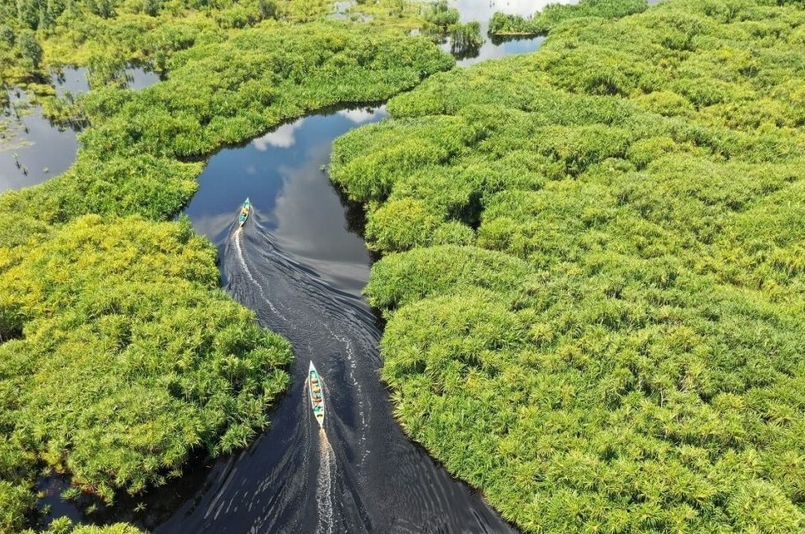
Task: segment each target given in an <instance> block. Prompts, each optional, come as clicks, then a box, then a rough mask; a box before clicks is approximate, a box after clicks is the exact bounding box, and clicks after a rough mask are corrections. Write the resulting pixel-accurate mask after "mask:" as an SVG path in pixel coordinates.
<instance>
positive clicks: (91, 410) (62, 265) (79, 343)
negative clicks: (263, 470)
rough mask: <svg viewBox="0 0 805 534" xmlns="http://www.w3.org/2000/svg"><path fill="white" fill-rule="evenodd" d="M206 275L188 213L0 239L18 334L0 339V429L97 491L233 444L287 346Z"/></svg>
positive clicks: (256, 411)
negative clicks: (44, 236)
mask: <svg viewBox="0 0 805 534" xmlns="http://www.w3.org/2000/svg"><path fill="white" fill-rule="evenodd" d="M217 284H218V271H217V269H216V266H215V250H214V248H213V247H212V246H211V245H209V244H208V243H207V242H206V241H205V240H204V239H202V238H199V237H195V236H193V234H192V229H191V228H190V226H189V223H182V224H173V223H163V224H160V225H155V224H152V223H148V222H146V221H144V220H143V219H140V218H127V219H115V220H113V221H108V222H106V221H104V220H103V219H102V218H100V217H99V216H96V215H93V216H87V217H84V218H80V219H77V220H76V221H74V222H72V223H70V224H68V225H66V226H64V227H62V228H60V229H59V230H57V231H55V232H54V234H53V235H52V236H51V238H50V239H48V240H47V241H45V242H43V243H42V244H41V245H39V246H37V247H16V248H13V249H9V248H0V285H2V287H4V288H6V289H4V291H3V293H2V295H1V296H0V309H2V310H3V312H4V313H3V317H4V322H6V323H8V322H16V323H17V325H15V326H17V327H18V329H19V330H21V331H22V333H23V336H22V337H21V338H20V339H17V340H11V341H7V342H5V343H3V344H0V377H2V380H1V381H2V383H3V387H1V388H0V391H3V392H5V394H4V395H3V396H2V400H1V401H0V402H1V403H2V406H3V407H4V411H5V413H4V418H5V419H6V421H7V424H8V425H9V426H10V427H11V428H10V429H7V430H8V431H9V435H10V438H9V439H11V440H13V441H17V442H19V443H21V444H23V445H25V447H26V450H29V451H34V452H35V453H36V454H37V455H38V456H39V457H41V458H43V459H44V460H45V461H46V462H48V463H49V464H51V465H52V466H53V467H54V468H56V469H57V470H60V471H61V470H68V471H69V472H70V473H72V474H73V482H74V483H75V484H78V485H81V486H84V487H85V488H87V489H91V490H92V491H94V492H97V493H99V494H100V495H102V496H103V497H105V498H106V499H107V500H112V498H113V493H112V492H113V490H114V489H115V488H120V487H122V488H125V489H127V490H128V491H131V492H139V491H142V490H143V489H144V488H145V486H146V485H147V484H159V483H161V482H163V481H164V475H165V474H166V472H168V471H170V470H179V469H180V467H181V464H182V463H183V462H184V460H185V459H186V458H187V455H188V454H189V453H190V451H191V450H192V449H194V448H196V447H204V448H206V449H207V450H209V451H210V452H211V453H213V454H218V453H220V452H227V451H230V450H232V449H233V448H235V447H241V446H244V445H245V444H246V443H248V440H249V439H250V438H251V437H252V436H253V435H254V432H255V429H259V428H261V427H263V426H264V425H265V424H266V422H267V420H266V417H265V412H264V408H265V406H266V404H267V403H269V402H271V400H273V399H274V398H275V396H276V395H277V394H278V393H280V392H282V391H283V390H284V388H285V386H286V384H287V381H288V375H287V374H286V373H285V372H284V371H283V370H282V368H283V367H284V366H285V365H286V364H287V363H288V362H289V360H290V356H291V352H290V348H289V346H288V344H287V342H285V341H283V340H282V339H281V338H279V337H278V336H275V335H273V334H271V333H269V332H266V331H264V330H261V329H259V328H258V327H257V325H256V320H255V317H254V314H253V313H251V312H249V311H247V310H245V309H244V308H242V307H240V306H239V305H237V304H235V303H234V302H233V301H231V300H229V299H228V298H227V297H226V296H225V295H224V294H223V293H221V292H220V291H218V290H217V289H216V287H217ZM6 327H7V328H8V325H6Z"/></svg>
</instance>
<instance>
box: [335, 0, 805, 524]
mask: <svg viewBox="0 0 805 534" xmlns="http://www.w3.org/2000/svg"><path fill="white" fill-rule="evenodd" d="M780 4H781V3H780ZM804 58H805V11H803V10H802V8H801V6H800V5H798V4H797V3H795V2H791V3H789V5H778V2H776V1H771V0H769V1H766V0H755V1H751V0H741V1H737V0H736V1H733V0H675V1H672V2H666V3H661V4H659V5H657V6H654V7H651V8H649V9H648V10H646V11H645V12H643V13H640V14H636V15H633V16H628V17H624V18H621V19H619V20H606V19H604V18H601V17H586V18H578V19H573V20H568V21H565V22H564V23H562V24H560V25H558V26H556V27H555V28H554V29H553V30H552V31H551V34H550V35H549V37H548V39H547V41H546V43H545V44H544V45H543V47H542V48H541V49H540V50H539V51H538V52H537V53H535V54H530V55H524V56H513V57H510V58H507V59H503V60H500V61H492V62H485V63H482V64H479V65H476V66H474V67H471V68H469V69H462V70H453V71H451V72H449V73H445V74H438V75H435V76H433V77H431V78H430V79H428V80H426V81H425V82H424V83H423V84H422V85H420V86H419V87H418V88H417V89H415V90H414V91H412V92H409V93H406V94H403V95H400V96H398V97H396V98H395V99H393V100H392V101H391V102H390V104H389V106H388V110H389V112H390V113H391V115H392V117H393V119H392V120H389V121H386V122H384V123H380V124H376V125H370V126H365V127H363V128H360V129H358V130H355V131H353V132H351V133H349V134H347V135H346V136H345V137H343V138H341V139H339V140H338V141H337V142H336V145H335V150H334V154H333V160H332V165H331V169H330V171H331V176H332V178H333V180H334V181H335V182H336V183H337V184H339V185H340V186H341V187H343V188H344V190H345V192H346V194H347V195H348V197H349V198H350V199H352V200H355V201H359V202H362V203H363V204H364V205H365V206H366V213H367V226H366V234H367V238H368V240H369V241H370V244H371V246H372V247H373V248H375V249H376V250H378V251H380V252H382V253H384V254H386V256H385V257H384V258H383V259H382V260H381V261H379V262H378V263H376V264H375V266H374V267H373V274H372V279H371V282H370V285H369V287H368V290H367V293H368V295H369V298H370V300H371V302H372V304H373V305H374V306H376V307H378V308H380V309H381V310H382V311H383V313H384V315H385V316H386V318H387V319H388V323H387V328H386V332H385V334H384V338H383V341H382V347H381V348H382V353H383V356H384V359H385V366H384V369H383V378H384V380H385V381H386V382H387V383H388V384H389V386H390V387H391V388H392V390H393V396H394V402H395V404H396V413H397V416H398V418H399V420H400V421H401V423H402V424H403V425H404V427H405V429H406V431H407V432H408V433H409V434H410V435H411V436H412V437H413V438H414V439H416V440H418V441H420V442H422V443H423V444H424V445H425V446H426V447H427V448H428V449H429V450H430V451H431V452H432V453H433V455H434V456H435V457H436V458H437V459H439V460H440V461H442V462H444V464H445V465H446V467H447V468H448V469H449V470H450V471H451V472H453V473H455V474H456V475H458V476H460V477H461V478H463V479H465V480H467V481H468V482H469V483H471V484H472V485H473V486H475V487H478V488H480V489H481V490H482V491H483V493H484V494H485V495H486V497H487V498H488V500H489V501H490V502H491V503H492V504H493V505H494V506H495V507H496V508H498V509H499V510H500V511H501V512H502V513H503V514H504V516H505V517H506V518H508V519H510V520H512V521H514V522H515V523H516V524H517V525H518V526H520V527H521V528H522V529H523V530H524V531H526V532H540V533H557V534H558V533H567V532H613V533H614V532H621V533H626V532H628V533H656V532H675V533H676V532H679V533H691V534H700V533H711V532H721V533H733V532H734V533H737V532H753V533H765V534H772V533H774V534H780V533H783V534H785V533H790V534H794V533H799V532H803V531H805V441H803V436H805V261H804V260H803V258H805V248H803V242H805V224H803V221H805V148H804V147H805V136H803V133H802V126H803V124H805V93H803V91H802V87H805V59H804Z"/></svg>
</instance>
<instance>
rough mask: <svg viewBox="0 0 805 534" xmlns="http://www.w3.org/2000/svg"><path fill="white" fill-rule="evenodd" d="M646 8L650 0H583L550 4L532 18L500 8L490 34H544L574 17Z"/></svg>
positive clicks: (607, 15)
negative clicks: (506, 11)
mask: <svg viewBox="0 0 805 534" xmlns="http://www.w3.org/2000/svg"><path fill="white" fill-rule="evenodd" d="M646 8H648V3H647V2H646V0H581V1H580V2H579V3H577V4H548V5H547V6H545V8H544V9H543V10H542V11H539V12H537V13H534V14H533V16H531V17H529V18H524V17H522V16H520V15H509V14H506V13H501V12H497V13H495V15H494V16H493V17H492V20H491V21H490V22H489V34H490V35H544V34H547V33H548V32H549V31H551V30H552V29H553V28H555V27H556V26H558V25H559V24H561V23H563V22H565V21H568V20H571V19H578V18H584V17H600V18H605V19H614V18H620V17H625V16H627V15H633V14H635V13H640V12H642V11H645V10H646Z"/></svg>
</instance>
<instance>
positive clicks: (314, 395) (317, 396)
mask: <svg viewBox="0 0 805 534" xmlns="http://www.w3.org/2000/svg"><path fill="white" fill-rule="evenodd" d="M307 380H308V384H307V385H308V388H307V390H308V393H309V394H310V405H311V407H312V408H313V415H314V416H315V417H316V421H318V422H319V426H320V427H322V428H324V389H323V384H322V382H321V377H320V376H319V372H318V371H316V367H315V366H314V365H313V362H310V369H309V370H308V379H307Z"/></svg>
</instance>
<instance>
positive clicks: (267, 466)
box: [156, 108, 509, 533]
mask: <svg viewBox="0 0 805 534" xmlns="http://www.w3.org/2000/svg"><path fill="white" fill-rule="evenodd" d="M384 116H385V113H384V111H383V109H382V108H380V109H371V108H369V109H356V110H349V111H339V112H333V113H331V114H324V115H316V116H311V117H307V118H304V119H300V120H298V121H296V122H294V123H292V124H288V125H285V126H283V127H281V128H279V129H278V130H276V131H275V132H272V133H270V134H268V135H266V136H264V137H262V138H260V139H257V140H255V141H253V142H252V143H250V144H249V145H247V146H245V147H242V148H238V149H230V150H226V151H224V152H222V153H220V154H218V155H217V156H215V157H213V158H212V160H211V161H210V164H209V165H208V167H207V169H206V170H205V172H204V174H203V175H202V176H201V178H200V180H201V187H200V189H199V192H198V193H197V194H196V196H195V197H194V198H193V201H192V202H191V204H190V206H189V207H188V208H187V211H186V213H187V215H188V216H190V218H191V220H192V221H193V224H194V225H195V227H196V229H197V230H198V231H199V232H202V233H204V234H206V235H207V236H208V237H210V238H211V239H212V240H213V241H214V242H215V243H216V244H217V245H218V247H219V250H220V252H221V272H222V277H223V283H224V286H225V288H226V289H227V291H228V292H230V294H232V295H233V297H234V298H235V299H236V300H238V301H239V302H241V303H242V304H244V305H246V306H248V307H249V308H251V309H253V310H256V311H257V314H258V317H259V321H260V324H261V325H263V326H265V327H267V328H270V329H271V330H273V331H275V332H278V333H280V334H281V335H283V336H285V337H286V338H287V339H289V340H290V341H291V343H292V344H293V346H294V353H295V361H294V364H293V367H292V376H293V386H292V389H291V392H290V394H289V395H288V396H287V397H286V398H284V399H283V400H282V402H281V403H280V405H279V407H278V409H277V410H276V411H275V412H273V413H272V416H271V425H272V426H271V429H270V430H269V431H268V432H266V433H265V434H264V435H263V436H262V437H261V438H260V439H259V440H258V441H257V442H256V443H255V444H254V445H253V446H252V447H250V448H249V450H247V451H245V452H244V453H243V454H242V455H240V456H239V457H238V458H237V459H235V460H232V459H226V460H222V461H221V462H219V463H218V464H217V465H216V466H215V467H214V468H213V469H212V471H211V472H210V474H209V477H208V481H211V483H209V484H208V485H205V487H203V489H201V490H200V491H198V492H197V493H196V494H195V495H193V496H192V498H190V499H188V501H187V502H186V504H185V505H184V506H182V507H181V509H180V510H178V511H177V512H176V513H175V514H174V515H173V516H172V517H171V518H170V519H169V520H167V521H166V522H165V523H163V524H161V525H159V526H158V528H156V532H177V533H178V532H238V533H240V532H289V533H290V532H310V533H313V532H322V533H325V532H327V533H331V532H335V533H343V532H350V533H359V532H381V533H391V532H411V533H414V532H416V533H422V532H506V531H508V530H509V528H508V526H507V525H506V524H505V523H504V522H503V521H501V520H500V519H499V518H498V517H497V515H496V514H495V513H494V512H493V511H492V510H491V509H490V508H489V507H488V506H487V505H486V504H485V503H484V501H483V499H482V498H481V497H480V496H479V495H478V494H476V493H474V492H473V491H471V490H470V489H469V488H468V487H467V486H465V485H464V484H462V483H460V482H457V481H454V480H452V479H451V478H450V476H449V475H448V474H447V473H446V471H445V470H444V469H442V468H441V467H440V466H439V465H437V464H436V463H435V462H434V461H433V460H432V459H430V458H429V457H428V455H427V454H426V453H425V452H424V451H423V450H422V449H421V448H419V447H418V446H416V445H415V444H413V443H412V442H411V441H409V440H408V439H407V438H406V436H405V435H404V434H403V432H402V430H401V429H400V428H399V426H398V425H397V423H396V422H395V420H394V418H393V417H392V407H391V404H390V402H389V396H388V392H387V391H386V390H385V388H384V387H383V385H382V383H381V382H380V380H379V378H378V370H379V368H380V367H381V361H380V358H379V354H378V341H379V339H380V335H381V331H380V329H379V328H378V326H377V324H376V320H375V317H374V316H373V315H372V313H371V311H370V310H369V309H368V308H367V306H366V304H365V302H364V301H363V299H362V298H361V295H360V291H361V288H362V287H364V286H365V284H366V282H367V279H368V269H369V254H368V252H367V250H366V247H365V245H364V243H363V241H362V240H361V238H360V237H359V235H357V234H356V233H354V232H353V230H354V228H352V227H351V226H350V211H349V209H348V208H345V207H344V206H343V205H342V204H341V202H340V200H339V197H338V195H337V193H336V191H335V190H334V189H333V188H332V186H331V185H330V182H329V180H328V177H327V176H326V174H325V173H323V172H322V171H321V170H320V166H322V165H324V164H326V163H327V162H328V161H329V154H330V150H331V145H332V141H333V140H334V139H335V138H336V137H338V136H340V135H342V134H343V133H345V132H346V131H348V130H349V129H351V128H353V127H355V126H356V125H358V124H361V123H366V122H370V121H376V120H380V119H381V118H382V117H384ZM247 196H248V197H250V199H251V201H252V203H253V205H254V206H255V214H254V217H253V218H251V219H250V220H249V221H248V222H247V223H246V225H245V226H244V227H243V228H242V229H238V228H237V225H236V223H235V219H234V216H233V215H234V214H236V213H237V209H238V207H239V205H240V203H241V202H242V201H243V199H245V198H246V197H247ZM356 219H357V220H359V218H357V217H356ZM311 360H312V361H313V362H314V364H315V365H316V367H317V369H318V370H319V373H320V374H321V376H322V379H323V381H324V386H325V388H324V391H325V395H326V401H327V412H326V418H325V427H324V431H322V432H320V430H319V426H318V423H317V422H316V421H315V420H314V418H313V416H312V412H311V408H310V403H309V401H308V399H307V397H306V394H305V378H306V376H307V369H308V363H309V362H310V361H311Z"/></svg>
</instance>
